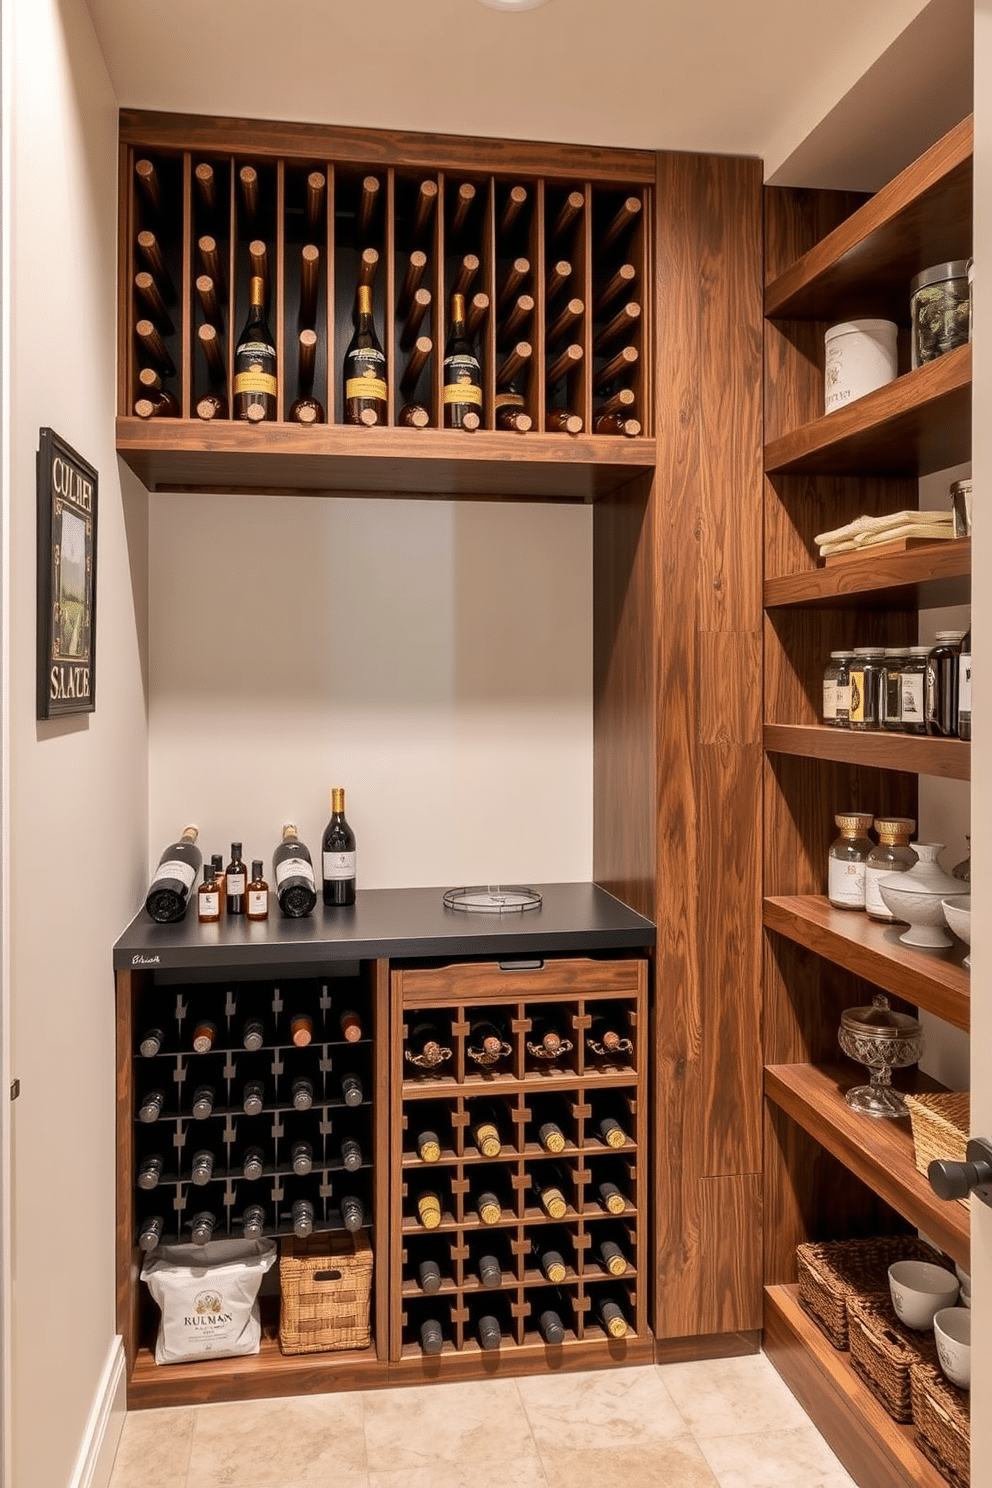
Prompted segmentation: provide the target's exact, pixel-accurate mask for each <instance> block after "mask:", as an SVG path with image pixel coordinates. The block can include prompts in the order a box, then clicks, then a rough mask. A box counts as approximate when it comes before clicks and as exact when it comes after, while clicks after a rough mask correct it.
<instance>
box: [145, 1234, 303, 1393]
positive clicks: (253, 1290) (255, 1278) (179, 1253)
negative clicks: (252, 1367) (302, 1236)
mask: <svg viewBox="0 0 992 1488" xmlns="http://www.w3.org/2000/svg"><path fill="white" fill-rule="evenodd" d="M275 1259H276V1244H275V1241H274V1240H211V1241H210V1242H209V1243H208V1244H207V1245H162V1246H159V1248H158V1249H157V1250H156V1251H154V1252H153V1253H152V1254H151V1255H150V1256H149V1258H148V1260H147V1261H146V1262H145V1264H144V1265H143V1267H142V1268H141V1278H142V1280H143V1281H145V1282H147V1283H148V1290H149V1291H150V1292H151V1294H152V1296H153V1297H154V1299H155V1301H156V1302H157V1303H158V1305H159V1307H160V1308H161V1311H162V1319H161V1322H160V1323H159V1329H158V1337H157V1338H156V1340H155V1363H156V1364H182V1363H185V1362H186V1361H187V1360H190V1359H205V1358H209V1359H230V1358H233V1357H234V1356H235V1355H237V1354H257V1353H258V1346H259V1340H260V1339H261V1335H262V1329H261V1324H260V1322H259V1317H258V1289H259V1287H260V1286H261V1284H262V1277H263V1276H264V1275H265V1273H266V1271H268V1269H269V1267H270V1266H271V1265H272V1264H273V1263H274V1261H275Z"/></svg>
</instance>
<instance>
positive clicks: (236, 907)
mask: <svg viewBox="0 0 992 1488" xmlns="http://www.w3.org/2000/svg"><path fill="white" fill-rule="evenodd" d="M247 883H248V874H247V872H246V871H245V865H244V863H243V862H242V861H241V843H240V842H232V843H231V861H230V862H229V863H228V865H227V867H226V868H225V869H224V888H225V892H226V895H227V914H228V915H242V914H244V912H245V888H246V886H247Z"/></svg>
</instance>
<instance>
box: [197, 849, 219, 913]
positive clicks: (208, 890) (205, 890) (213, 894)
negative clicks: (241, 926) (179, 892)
mask: <svg viewBox="0 0 992 1488" xmlns="http://www.w3.org/2000/svg"><path fill="white" fill-rule="evenodd" d="M196 912H197V915H198V916H199V920H200V924H201V925H215V924H216V923H217V921H218V920H219V919H220V889H219V888H218V887H217V874H216V872H215V870H214V868H213V865H212V864H209V863H208V864H207V866H206V867H205V868H204V870H203V882H202V883H201V885H200V887H199V888H198V889H197V891H196Z"/></svg>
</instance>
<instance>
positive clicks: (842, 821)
mask: <svg viewBox="0 0 992 1488" xmlns="http://www.w3.org/2000/svg"><path fill="white" fill-rule="evenodd" d="M874 820H875V818H874V816H873V815H872V813H871V812H870V811H841V812H840V813H839V814H838V815H837V816H835V817H834V821H835V822H836V824H837V826H838V827H840V829H841V831H842V832H843V834H844V836H845V837H863V836H864V835H865V833H866V832H867V831H868V829H869V827H870V826H871V824H872V822H873V821H874Z"/></svg>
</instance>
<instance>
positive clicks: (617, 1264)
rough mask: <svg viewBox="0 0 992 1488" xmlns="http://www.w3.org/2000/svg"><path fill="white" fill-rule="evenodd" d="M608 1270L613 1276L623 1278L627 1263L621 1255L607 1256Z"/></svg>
mask: <svg viewBox="0 0 992 1488" xmlns="http://www.w3.org/2000/svg"><path fill="white" fill-rule="evenodd" d="M606 1269H607V1271H609V1273H610V1275H611V1276H622V1275H623V1274H624V1272H625V1271H626V1269H627V1262H626V1261H625V1260H624V1258H623V1256H622V1255H620V1254H619V1253H618V1254H617V1255H611V1256H607V1258H606Z"/></svg>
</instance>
